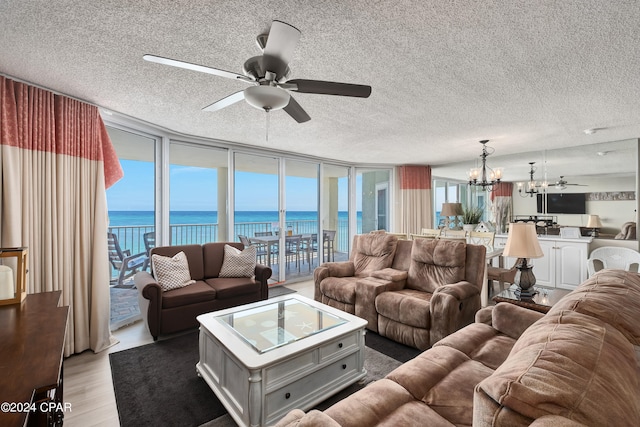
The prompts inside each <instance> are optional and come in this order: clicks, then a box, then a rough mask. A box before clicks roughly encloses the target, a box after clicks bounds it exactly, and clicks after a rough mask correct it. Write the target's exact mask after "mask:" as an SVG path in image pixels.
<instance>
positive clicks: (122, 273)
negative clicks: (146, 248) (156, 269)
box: [107, 233, 149, 287]
mask: <svg viewBox="0 0 640 427" xmlns="http://www.w3.org/2000/svg"><path fill="white" fill-rule="evenodd" d="M107 243H108V250H109V262H111V265H112V266H113V268H114V269H115V270H116V271H117V272H118V277H117V278H116V279H112V280H111V283H113V282H115V285H116V286H121V285H122V284H123V283H124V281H125V280H127V279H129V278H131V277H133V276H134V275H135V274H136V273H137V272H138V271H142V270H143V267H144V266H145V265H146V264H147V260H148V259H149V257H148V256H147V253H146V252H140V253H139V254H135V255H131V251H130V250H129V249H125V250H123V249H122V248H121V247H120V242H119V241H118V236H116V235H115V234H113V233H107ZM133 286H134V285H133V283H131V287H133Z"/></svg>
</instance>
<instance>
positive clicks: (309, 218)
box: [280, 159, 321, 279]
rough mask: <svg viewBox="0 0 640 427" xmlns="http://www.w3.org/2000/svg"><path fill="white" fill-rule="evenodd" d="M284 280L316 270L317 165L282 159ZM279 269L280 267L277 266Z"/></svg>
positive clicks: (309, 273) (317, 245) (304, 275)
mask: <svg viewBox="0 0 640 427" xmlns="http://www.w3.org/2000/svg"><path fill="white" fill-rule="evenodd" d="M284 164H285V169H284V170H285V179H284V194H285V197H284V199H285V212H284V215H285V226H286V229H287V235H288V236H287V238H286V239H285V246H284V251H285V255H286V259H285V278H287V279H292V278H294V277H308V276H310V275H311V274H312V273H313V268H315V267H317V266H318V262H317V260H318V254H321V252H318V248H319V244H318V243H319V242H318V201H319V200H318V199H319V198H318V175H319V164H318V163H314V162H308V161H300V160H293V159H285V163H284ZM280 265H281V266H282V264H280ZM314 266H315V267H314Z"/></svg>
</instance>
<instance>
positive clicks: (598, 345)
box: [474, 310, 640, 426]
mask: <svg viewBox="0 0 640 427" xmlns="http://www.w3.org/2000/svg"><path fill="white" fill-rule="evenodd" d="M638 396H640V384H639V380H638V368H637V365H636V363H635V355H634V351H633V346H632V345H631V344H630V343H629V341H627V339H626V338H625V337H624V335H622V334H621V333H620V332H618V331H617V330H616V329H615V328H613V327H612V326H611V325H609V324H607V323H603V322H601V321H600V320H599V319H596V318H593V317H590V316H586V315H584V314H581V313H576V312H572V311H558V310H556V311H555V312H554V313H551V312H549V313H548V314H547V315H546V316H544V317H543V318H541V319H540V320H538V321H537V322H536V323H535V324H533V325H532V326H531V327H529V329H527V330H526V331H525V332H524V333H523V334H522V336H521V337H520V338H519V339H518V341H517V342H516V344H515V345H514V347H513V349H512V350H511V353H510V355H509V357H508V358H507V360H506V361H505V362H504V363H503V364H502V365H501V366H500V367H499V368H498V369H497V370H496V371H495V373H494V374H493V375H491V376H490V377H489V378H487V379H485V380H484V381H482V382H481V383H480V384H479V385H478V387H477V388H476V396H474V399H475V403H474V424H476V423H478V425H489V424H491V423H492V422H496V420H499V421H500V422H501V423H503V424H504V425H522V424H529V423H531V421H532V420H534V419H536V418H539V417H542V416H544V415H562V416H563V417H566V418H568V419H570V420H573V421H577V422H580V423H584V424H588V425H616V426H622V425H640V400H639V399H638Z"/></svg>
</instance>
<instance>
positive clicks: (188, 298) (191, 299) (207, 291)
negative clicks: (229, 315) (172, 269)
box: [162, 280, 216, 308]
mask: <svg viewBox="0 0 640 427" xmlns="http://www.w3.org/2000/svg"><path fill="white" fill-rule="evenodd" d="M215 299H216V291H215V289H213V288H212V287H211V286H209V285H207V284H206V283H205V282H203V281H202V280H197V281H196V282H195V283H194V284H193V285H189V286H186V287H184V288H180V289H173V290H171V291H167V292H164V293H163V294H162V308H173V307H181V306H184V305H189V304H195V303H199V302H203V301H212V300H215Z"/></svg>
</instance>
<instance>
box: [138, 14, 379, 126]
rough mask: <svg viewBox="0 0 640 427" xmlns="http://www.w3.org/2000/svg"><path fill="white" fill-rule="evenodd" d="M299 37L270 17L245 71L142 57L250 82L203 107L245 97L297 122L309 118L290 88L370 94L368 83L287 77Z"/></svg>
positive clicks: (209, 108) (211, 108)
mask: <svg viewBox="0 0 640 427" xmlns="http://www.w3.org/2000/svg"><path fill="white" fill-rule="evenodd" d="M299 39H300V30H298V29H297V28H295V27H294V26H292V25H289V24H287V23H285V22H282V21H273V22H272V24H271V29H270V30H269V33H268V34H260V35H259V36H258V37H257V38H256V42H257V43H258V46H259V47H260V49H261V50H262V55H258V56H254V57H251V58H249V59H248V60H247V61H246V62H245V63H244V66H243V73H244V74H237V73H234V72H231V71H224V70H220V69H218V68H212V67H207V66H204V65H197V64H192V63H190V62H184V61H179V60H176V59H169V58H163V57H161V56H156V55H144V56H143V59H145V60H146V61H150V62H155V63H158V64H164V65H170V66H172V67H179V68H185V69H187V70H193V71H198V72H201V73H208V74H213V75H216V76H220V77H226V78H229V79H234V80H238V81H241V82H244V83H248V84H250V85H251V86H250V87H248V88H246V89H244V90H241V91H239V92H235V93H232V94H231V95H229V96H227V97H225V98H222V99H220V100H218V101H216V102H214V103H213V104H211V105H209V106H207V107H204V108H203V110H204V111H217V110H220V109H222V108H225V107H228V106H229V105H232V104H235V103H236V102H239V101H241V100H243V99H244V100H245V101H247V103H248V104H249V105H251V106H253V107H255V108H258V109H261V110H264V111H266V112H269V111H274V110H279V109H284V111H285V112H287V114H289V115H290V116H291V117H293V119H294V120H296V121H297V122H298V123H303V122H306V121H308V120H310V119H311V117H309V115H308V114H307V113H306V112H305V111H304V109H303V108H302V107H301V106H300V104H298V103H297V102H296V100H295V99H294V98H293V96H291V94H290V93H289V91H294V92H300V93H317V94H322V95H339V96H352V97H358V98H368V97H369V95H371V86H365V85H358V84H350V83H338V82H328V81H323V80H305V79H293V80H288V78H289V75H290V73H291V70H290V69H289V61H290V60H291V57H292V56H293V51H294V49H295V47H296V45H297V43H298V40H299Z"/></svg>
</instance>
